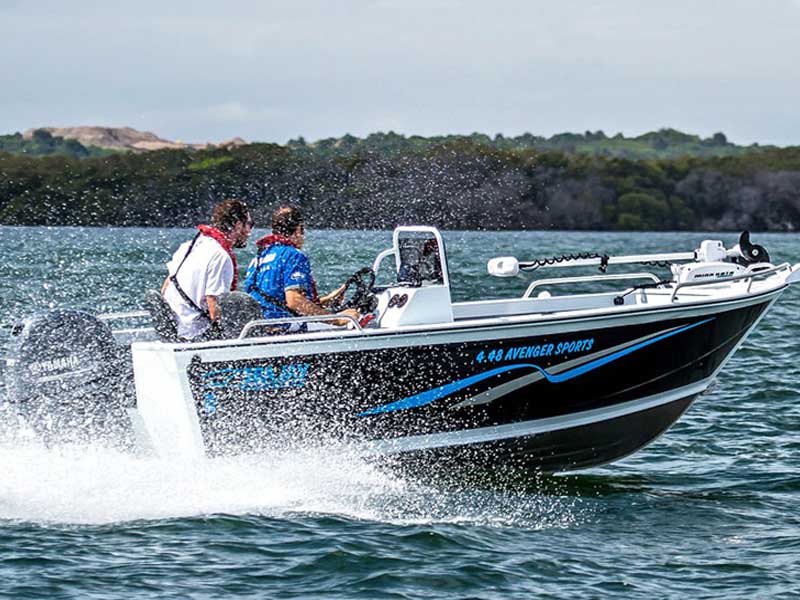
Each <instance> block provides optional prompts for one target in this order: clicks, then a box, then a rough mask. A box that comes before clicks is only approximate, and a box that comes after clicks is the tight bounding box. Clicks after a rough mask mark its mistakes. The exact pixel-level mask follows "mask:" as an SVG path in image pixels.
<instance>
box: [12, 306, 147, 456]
mask: <svg viewBox="0 0 800 600" xmlns="http://www.w3.org/2000/svg"><path fill="white" fill-rule="evenodd" d="M129 363H130V359H129V349H128V348H125V347H121V346H118V345H117V344H116V343H115V341H114V336H113V334H112V333H111V329H110V328H109V327H108V326H107V325H106V324H105V323H103V322H102V321H100V320H99V319H97V318H96V317H94V316H92V315H90V314H88V313H85V312H81V311H76V310H55V311H52V312H49V313H46V314H42V315H36V316H33V317H29V318H26V319H24V320H23V321H21V322H19V323H17V324H16V325H15V326H14V328H13V330H12V337H11V343H10V347H9V348H8V356H7V360H6V387H7V393H8V400H9V401H10V402H11V403H13V404H14V405H15V406H16V408H17V410H18V412H19V413H20V415H21V416H22V417H23V418H24V420H25V422H26V423H27V425H28V426H30V428H31V429H33V431H34V432H35V433H36V434H37V436H39V437H41V438H42V439H43V440H45V441H61V440H66V441H84V440H87V439H94V438H97V437H106V435H107V434H116V433H117V430H119V429H121V428H124V427H126V426H127V414H126V411H125V408H126V406H127V405H129V404H131V403H132V399H131V398H130V389H131V386H130V379H131V369H130V364H129Z"/></svg>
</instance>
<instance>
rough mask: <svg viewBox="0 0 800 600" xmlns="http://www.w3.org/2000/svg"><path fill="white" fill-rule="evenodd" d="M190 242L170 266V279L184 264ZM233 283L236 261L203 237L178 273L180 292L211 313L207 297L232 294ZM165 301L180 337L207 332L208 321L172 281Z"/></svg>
mask: <svg viewBox="0 0 800 600" xmlns="http://www.w3.org/2000/svg"><path fill="white" fill-rule="evenodd" d="M191 243H192V242H191V241H188V242H184V243H183V244H181V246H180V248H178V250H177V251H176V252H175V254H174V255H173V256H172V260H171V261H169V262H168V263H167V269H168V270H169V274H170V276H172V275H173V274H174V273H175V270H176V269H177V268H178V266H179V265H180V264H181V261H182V260H183V257H184V256H186V251H187V250H188V249H189V244H191ZM232 282H233V261H232V260H231V257H230V256H228V253H227V252H225V249H224V248H223V247H222V246H220V245H219V242H217V241H216V240H215V239H214V238H211V237H209V236H207V235H201V236H200V237H199V238H198V239H197V242H196V243H195V245H194V248H192V251H191V252H190V253H189V257H188V258H187V259H186V262H184V263H183V266H181V268H180V270H179V271H178V283H179V284H180V286H181V289H182V290H183V291H184V292H185V293H186V295H187V296H189V297H190V298H191V299H192V300H193V301H194V303H195V304H197V306H199V307H201V308H203V309H205V310H208V303H207V302H206V296H219V295H220V294H222V293H224V292H229V291H230V289H231V283H232ZM164 299H165V300H166V301H167V303H168V304H169V305H170V307H171V308H172V310H173V312H174V313H175V314H176V315H177V317H178V335H179V336H181V337H184V338H188V339H192V338H195V337H197V336H198V335H200V334H201V333H203V332H204V331H205V330H206V329H208V326H209V323H208V320H207V319H206V318H205V317H203V316H202V315H201V314H200V313H199V312H197V311H196V310H195V309H194V308H193V307H192V305H191V304H189V303H188V302H186V300H184V299H183V296H181V295H180V293H179V292H178V290H176V289H175V286H174V285H173V284H172V282H170V284H169V285H168V286H167V290H166V292H165V293H164Z"/></svg>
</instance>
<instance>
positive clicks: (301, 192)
mask: <svg viewBox="0 0 800 600" xmlns="http://www.w3.org/2000/svg"><path fill="white" fill-rule="evenodd" d="M384 141H385V140H384ZM717 143H718V144H727V143H728V142H727V140H725V141H724V142H723V140H722V139H717ZM401 145H402V144H401ZM297 146H298V144H296V143H295V144H287V145H286V146H280V145H275V144H250V145H246V146H242V147H238V148H230V149H211V150H202V151H195V150H159V151H154V152H148V153H142V154H134V153H112V154H110V155H106V156H98V157H87V158H75V157H71V156H65V155H54V156H45V157H31V156H26V155H19V154H10V153H3V152H0V223H3V224H6V225H100V226H102V225H122V226H189V225H193V224H194V223H197V222H199V221H204V220H206V219H207V218H208V215H209V212H210V209H211V207H212V206H213V205H214V204H215V203H216V202H217V201H219V200H221V199H223V198H227V197H239V198H242V199H244V200H246V201H247V202H248V203H249V204H250V205H251V206H252V207H253V209H254V212H255V216H256V219H257V220H258V222H259V223H267V222H268V217H269V214H270V213H271V210H272V207H273V206H274V205H275V204H276V203H279V202H287V201H291V202H295V203H297V204H299V205H300V206H302V207H303V208H305V209H306V211H307V213H308V215H309V221H310V223H309V224H310V225H311V226H312V227H331V228H391V227H393V226H394V225H396V224H403V223H406V224H408V223H427V224H433V225H437V226H439V227H442V228H448V229H542V228H552V229H587V230H588V229H592V230H610V229H613V230H617V229H627V230H685V229H691V230H740V229H752V230H761V231H764V230H773V231H794V230H797V229H798V228H800V147H792V148H759V149H758V150H757V151H750V152H744V153H737V154H735V155H728V156H725V155H721V156H711V157H703V156H681V157H676V158H660V159H644V160H642V159H637V160H633V159H629V158H623V157H618V156H607V155H603V154H591V153H570V152H565V151H562V150H552V149H551V150H540V149H536V148H517V147H511V148H504V147H501V146H502V145H498V144H495V143H484V142H483V141H481V140H480V139H473V138H472V137H471V136H467V137H457V138H453V139H448V140H446V141H443V142H441V143H426V144H424V145H422V146H421V147H417V148H415V147H402V148H399V149H397V148H396V149H394V150H392V151H389V150H386V149H384V150H382V151H379V150H375V149H369V148H365V147H352V148H350V149H349V150H346V151H345V149H342V148H341V147H340V148H338V149H337V150H336V151H335V152H331V151H325V150H324V149H322V148H316V147H314V146H310V145H308V144H306V146H307V147H306V148H305V149H304V148H298V147H297ZM340 146H341V145H340ZM355 146H358V144H356V145H355Z"/></svg>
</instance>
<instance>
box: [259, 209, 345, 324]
mask: <svg viewBox="0 0 800 600" xmlns="http://www.w3.org/2000/svg"><path fill="white" fill-rule="evenodd" d="M305 233H306V230H305V223H304V220H303V214H302V212H301V210H300V209H299V208H298V207H296V206H280V207H278V208H277V209H276V210H275V212H274V213H273V215H272V234H271V235H268V236H265V237H263V238H261V239H260V240H258V241H257V242H256V246H257V247H258V254H257V255H256V257H255V258H254V259H253V260H252V262H251V263H250V266H249V267H248V269H247V276H246V277H245V282H244V289H245V291H247V293H248V294H250V295H251V296H252V297H253V298H255V299H256V301H258V303H259V304H260V305H261V310H262V312H263V315H264V318H265V319H274V318H281V317H293V316H300V315H303V316H308V315H330V314H332V313H331V312H330V310H328V308H327V307H329V306H330V305H331V304H332V303H333V302H334V301H336V300H340V299H341V297H342V295H343V294H344V286H341V287H340V288H339V289H337V290H335V291H334V292H331V293H330V294H328V295H327V296H322V297H319V295H318V294H317V285H316V283H315V281H314V276H313V275H312V274H311V262H310V261H309V260H308V257H307V256H306V255H305V254H304V253H303V252H302V249H303V244H304V243H305ZM338 314H340V315H349V316H352V317H355V318H356V319H358V317H359V314H358V311H357V310H355V309H348V310H344V311H342V312H340V313H338ZM349 322H350V321H349V320H348V319H330V320H329V321H326V323H332V324H334V325H346V324H347V323H349Z"/></svg>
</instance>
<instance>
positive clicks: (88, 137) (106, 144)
mask: <svg viewBox="0 0 800 600" xmlns="http://www.w3.org/2000/svg"><path fill="white" fill-rule="evenodd" d="M36 130H43V131H47V132H48V133H49V134H50V135H52V136H54V137H60V138H64V139H68V140H77V141H79V142H80V143H81V144H83V145H84V146H96V147H98V148H110V149H114V150H132V151H134V152H147V151H148V150H163V149H165V148H169V149H176V148H177V149H180V148H194V149H197V150H203V149H207V148H216V147H219V148H231V147H237V146H244V145H245V144H247V142H246V141H245V140H243V139H242V138H239V137H236V138H233V139H231V140H227V141H224V142H221V143H219V144H213V143H210V142H207V143H205V144H186V143H184V142H181V141H179V140H178V141H171V140H165V139H163V138H160V137H158V136H157V135H156V134H154V133H151V132H149V131H139V130H137V129H133V128H132V127H36V128H34V129H28V130H27V131H26V132H25V133H23V134H22V136H23V137H24V138H25V139H31V138H33V132H34V131H36Z"/></svg>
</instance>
